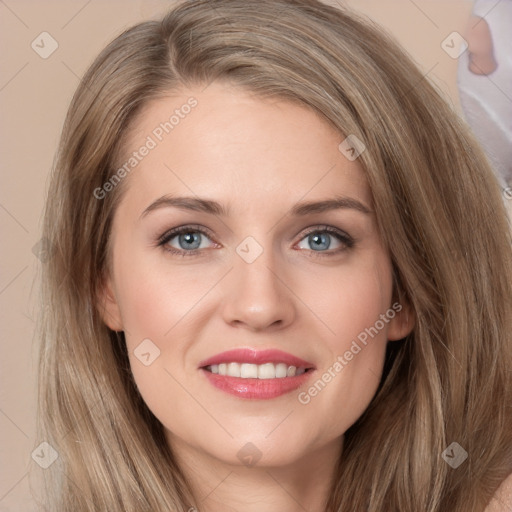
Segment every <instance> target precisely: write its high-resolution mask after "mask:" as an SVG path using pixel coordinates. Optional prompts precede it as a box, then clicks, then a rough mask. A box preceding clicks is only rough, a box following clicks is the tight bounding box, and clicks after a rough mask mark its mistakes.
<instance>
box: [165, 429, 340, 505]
mask: <svg viewBox="0 0 512 512" xmlns="http://www.w3.org/2000/svg"><path fill="white" fill-rule="evenodd" d="M342 444H343V438H337V439H335V440H334V441H333V442H332V443H330V444H329V445H326V446H323V447H322V448H319V449H317V450H315V451H312V452H311V453H308V454H306V455H304V456H303V457H302V458H301V459H299V460H295V461H293V462H292V463H290V464H287V465H280V466H275V465H271V464H269V465H265V466H263V465H262V466H260V465H259V464H256V465H255V466H252V467H247V466H244V465H242V464H234V463H229V462H226V461H222V460H219V459H217V458H215V457H212V456H210V455H209V454H206V453H204V452H199V451H197V450H195V449H194V448H192V447H190V446H188V445H186V444H185V443H183V442H182V441H180V440H178V439H176V438H173V439H172V444H171V446H172V450H173V452H174V454H175V456H176V458H177V460H178V463H179V465H180V467H181V468H182V470H183V472H184V474H185V477H186V478H187V480H188V482H189V484H190V486H191V490H192V493H193V503H191V507H190V509H188V510H189V511H190V512H196V511H200V512H239V511H240V510H243V511H244V512H261V510H265V511H266V512H297V511H298V510H305V511H306V510H307V511H308V512H324V511H325V505H326V503H327V500H328V497H329V492H330V489H331V485H332V482H333V478H334V476H335V471H336V467H337V463H338V460H339V457H340V455H341V450H342Z"/></svg>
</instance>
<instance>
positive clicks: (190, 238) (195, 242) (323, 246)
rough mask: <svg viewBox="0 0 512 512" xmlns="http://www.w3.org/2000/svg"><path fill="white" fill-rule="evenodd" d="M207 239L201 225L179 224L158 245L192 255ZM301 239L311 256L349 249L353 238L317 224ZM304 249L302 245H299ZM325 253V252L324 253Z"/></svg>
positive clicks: (327, 254)
mask: <svg viewBox="0 0 512 512" xmlns="http://www.w3.org/2000/svg"><path fill="white" fill-rule="evenodd" d="M203 238H206V239H209V238H210V235H209V233H208V232H207V231H205V230H204V228H202V227H201V226H181V227H179V228H175V229H171V230H170V231H167V232H166V233H164V234H163V235H162V236H161V237H160V238H159V240H158V245H159V246H162V247H163V248H164V250H166V251H167V252H170V253H172V254H175V255H177V256H194V255H196V254H198V253H200V252H201V250H202V249H205V247H204V246H203V247H201V244H202V241H203V240H202V239H203ZM332 238H335V239H336V241H337V242H338V243H339V244H340V245H341V247H338V248H334V249H332V250H330V251H328V252H327V250H328V249H330V248H331V244H332ZM174 239H176V242H175V243H177V244H178V247H176V246H175V245H171V241H173V240H174ZM302 240H307V243H308V244H309V245H310V247H311V248H312V249H311V253H312V256H313V257H314V256H334V255H336V254H339V253H340V252H342V251H344V250H347V249H350V248H351V247H353V246H354V239H353V238H352V237H350V236H349V235H348V234H346V233H344V232H343V231H341V230H339V229H336V228H333V227H330V226H321V227H319V226H317V227H315V228H313V229H311V230H310V231H309V232H308V233H306V235H305V236H303V238H302V239H301V242H302ZM300 248H301V249H304V247H300ZM324 253H325V254H324Z"/></svg>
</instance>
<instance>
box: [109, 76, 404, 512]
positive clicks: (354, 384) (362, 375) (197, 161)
mask: <svg viewBox="0 0 512 512" xmlns="http://www.w3.org/2000/svg"><path fill="white" fill-rule="evenodd" d="M191 96H193V97H194V98H196V99H197V101H198V105H197V106H196V107H195V108H194V109H193V110H192V111H191V113H190V114H188V116H186V117H185V118H184V119H182V120H181V121H180V124H179V125H177V126H176V127H175V128H174V129H173V131H172V132H170V133H169V134H167V135H166V136H165V138H164V139H163V141H162V142H160V143H159V144H158V146H157V147H156V148H155V149H153V150H152V151H151V152H150V153H149V154H148V155H147V156H146V157H145V158H144V159H143V160H142V161H141V163H140V164H139V165H138V166H137V167H136V169H134V170H133V171H132V172H131V174H130V175H129V176H128V177H127V178H126V181H125V183H123V186H125V187H126V189H125V191H124V195H123V198H122V200H121V202H120V204H119V206H118V209H117V211H116V213H115V217H114V223H113V231H112V234H111V236H112V271H111V273H110V275H109V278H108V280H107V282H106V283H105V286H104V289H103V291H102V296H101V301H102V302H103V305H104V307H105V312H104V318H105V322H106V323H107V324H108V325H109V327H110V328H112V329H114V330H124V331H125V335H126V343H127V348H128V352H129V355H130V363H131V368H132V371H133V375H134V377H135V381H136V383H137V385H138V387H139V389H140V392H141V394H142V397H143V398H144V400H145V401H146V403H147V405H148V406H149V408H150V409H151V410H152V412H153V413H154V414H155V416H156V417H157V418H158V419H159V420H160V421H161V422H162V424H163V425H164V427H165V429H166V437H167V439H168V442H169V444H170V446H171V448H172V450H173V451H174V453H175V454H176V456H177V458H178V460H179V461H180V463H181V465H182V466H183V469H184V471H185V474H186V475H187V476H188V478H189V480H190V482H191V485H192V488H193V493H194V497H193V500H194V502H193V503H191V507H196V508H198V509H200V510H204V511H208V512H210V511H217V510H218V511H221V510H222V511H223V512H225V511H231V510H244V511H248V512H251V511H261V510H266V511H268V512H273V511H279V512H283V511H284V512H286V511H296V510H297V509H298V507H299V505H298V504H300V506H301V507H303V508H304V509H306V510H308V511H320V510H322V508H323V504H324V502H325V500H326V499H327V494H328V489H329V485H330V483H331V480H332V476H333V471H334V467H335V464H336V461H337V459H338V457H339V456H340V455H341V453H342V446H343V434H344V432H345V431H346V430H347V429H348V428H349V427H350V426H351V425H352V424H353V423H354V422H355V421H356V420H357V419H358V418H359V417H360V416H361V414H362V413H363V412H364V410H365V409H366V408H367V406H368V404H369V403H370V401H371V399H372V398H373V396H374V395H375V392H376V390H377V387H378V384H379V379H380V376H381V373H382V368H383V363H384V355H385V347H386V344H387V342H388V341H390V340H397V339H401V338H402V337H404V336H405V335H406V334H408V333H409V332H410V331H411V329H412V327H413V320H412V315H411V314H409V313H410V311H409V308H408V307H407V305H406V304H402V306H403V308H402V310H401V312H400V313H399V314H397V315H396V316H395V317H394V319H393V320H391V321H389V323H386V324H385V327H384V328H383V329H381V330H380V331H379V333H378V335H377V336H375V337H374V338H373V339H371V341H370V342H369V343H368V344H367V346H366V347H365V348H364V350H361V351H360V352H359V353H358V354H357V355H355V356H354V358H353V359H352V360H351V361H350V362H349V363H348V364H347V365H346V366H345V367H344V368H343V370H342V371H341V372H339V373H338V374H336V377H335V378H333V379H332V380H331V382H329V383H328V384H327V385H326V386H325V387H324V388H323V390H322V391H321V392H320V393H318V395H317V396H315V397H314V398H312V399H311V401H310V402H309V403H308V404H307V405H304V404H301V403H300V402H299V401H298V398H297V397H298V393H299V392H300V391H304V390H306V391H307V388H308V387H309V386H310V385H311V384H312V383H313V382H314V381H316V380H317V379H318V378H320V377H321V375H322V373H323V372H324V371H325V370H326V369H327V368H329V367H332V365H333V363H334V362H335V361H336V358H337V356H338V355H343V354H344V353H345V352H346V351H347V350H348V349H349V348H350V346H351V343H352V341H353V340H354V339H356V337H357V335H358V334H360V333H361V332H362V331H364V329H365V328H368V327H370V326H373V325H374V324H375V322H376V321H377V320H378V319H379V315H381V314H384V313H385V312H386V311H387V310H388V309H389V308H390V307H391V305H392V302H393V301H392V277H391V263H390V259H389V255H388V253H387V251H386V250H385V249H384V248H383V246H382V243H381V240H380V237H379V233H378V231H377V228H376V219H375V215H374V213H372V198H371V193H370V189H369V187H368V184H367V181H366V178H365V175H364V173H363V171H362V168H361V166H360V165H359V163H358V161H357V160H355V161H349V160H348V159H347V158H346V157H345V156H344V155H343V154H342V153H341V152H340V151H339V150H338V145H339V144H340V143H341V142H342V141H343V140H344V138H345V137H344V136H343V135H341V134H339V133H337V132H336V131H335V130H333V128H332V127H330V125H328V124H327V123H326V122H325V121H324V120H323V119H321V118H320V117H319V116H318V115H317V114H315V113H314V112H312V111H310V110H309V109H306V108H305V107H303V106H298V105H296V104H292V103H289V102H286V101H283V100H269V99H266V100H262V99H260V98H257V97H255V96H253V95H251V94H250V93H247V92H243V91H242V90H240V89H237V88H234V87H231V86H228V85H226V84H220V83H213V84H212V85H210V86H209V87H207V88H206V89H204V90H201V88H192V89H188V90H183V91H180V92H176V91H173V94H172V96H169V97H167V98H164V99H159V100H154V101H153V102H152V103H150V104H148V105H147V108H146V109H145V110H144V111H143V112H142V115H141V116H139V118H138V119H137V121H136V124H135V127H134V129H133V130H132V131H131V132H130V135H129V138H128V139H127V144H126V147H127V148H130V150H134V149H136V148H138V147H140V145H141V144H142V143H143V142H144V140H145V139H146V137H147V136H148V135H149V134H151V133H152V131H153V130H154V129H155V127H156V126H158V125H159V124H160V123H161V122H162V121H164V120H165V119H167V118H168V117H169V113H172V111H174V109H176V108H179V107H180V106H181V105H183V104H185V103H186V102H187V99H188V98H190V97H191ZM166 194H173V195H186V196H199V197H203V198H208V199H212V200H216V201H218V202H220V203H222V204H223V205H225V206H226V207H228V206H229V208H230V210H231V214H230V215H229V216H226V217H222V216H218V215H212V214H208V213H204V212H198V211H186V210H181V209H177V208H175V207H162V208H157V209H154V210H152V211H151V212H150V213H148V214H147V215H144V216H142V218H141V215H142V214H143V212H144V210H145V209H146V208H147V207H148V206H149V205H150V204H152V203H153V202H154V201H155V200H157V199H158V198H160V197H161V196H163V195H166ZM334 196H344V197H349V198H352V199H354V200H357V201H359V202H361V203H362V204H363V205H365V206H366V207H367V208H368V210H370V213H363V212H361V211H358V210H356V209H353V208H343V209H337V210H332V211H326V212H323V213H312V214H308V215H306V216H304V217H292V216H290V215H287V212H288V211H289V210H290V208H291V207H292V206H293V205H295V204H296V203H298V202H301V201H318V200H323V199H328V198H333V197H334ZM188 224H196V225H201V226H203V227H204V228H207V229H208V230H209V232H210V233H211V236H210V235H208V236H205V235H201V234H200V233H197V232H196V231H194V230H193V229H191V230H192V231H194V233H197V234H196V236H198V237H201V246H200V247H201V248H200V251H201V252H200V253H199V254H197V255H194V256H185V257H180V256H177V255H173V254H170V253H169V252H166V250H165V249H164V247H162V246H158V245H157V240H158V238H159V237H160V236H161V235H162V234H164V233H165V232H166V231H168V230H169V229H171V228H174V227H179V226H183V225H188ZM325 225H328V226H332V227H334V228H337V229H339V230H342V231H343V232H345V233H348V234H349V235H350V236H351V237H353V239H354V240H355V242H354V245H353V246H352V247H348V246H346V245H345V244H344V243H343V242H341V241H338V240H337V239H336V238H335V237H334V236H331V235H328V234H327V235H324V237H326V238H323V239H321V240H320V242H321V243H325V242H326V241H327V242H329V241H330V244H331V245H330V246H329V247H328V248H327V249H326V248H325V246H322V247H321V248H320V249H315V248H316V246H315V245H314V241H313V242H312V241H311V240H310V241H308V236H307V235H308V233H307V229H308V228H312V227H318V231H319V232H320V233H319V234H320V235H321V232H322V230H321V228H322V226H325ZM317 234H318V233H317ZM248 236H251V237H253V238H254V239H255V240H256V241H257V242H258V244H259V245H260V246H261V247H262V248H263V252H262V254H261V255H260V256H259V257H258V258H257V259H256V260H255V261H254V262H252V263H247V262H246V261H245V260H244V259H242V258H241V257H240V256H239V255H238V253H237V252H236V248H237V247H238V246H239V244H240V243H241V242H242V241H243V240H244V239H245V238H246V237H248ZM188 243H189V244H190V242H188ZM167 246H172V247H174V248H175V249H178V250H179V249H181V251H182V252H186V251H187V250H189V251H190V249H187V241H183V240H182V241H181V244H180V240H179V237H178V236H175V237H174V238H173V239H172V240H170V241H169V242H168V243H167ZM336 251H338V252H336ZM326 252H327V253H331V256H322V255H323V254H324V253H326ZM146 338H149V339H150V340H152V342H153V343H154V344H155V345H156V346H157V347H158V348H159V350H160V356H159V357H158V358H156V359H155V360H154V362H152V364H150V365H149V366H145V365H143V364H142V363H141V362H140V361H139V360H138V359H137V358H136V357H135V356H134V350H135V349H136V348H137V346H138V345H139V344H140V343H141V342H142V340H144V339H146ZM233 348H255V349H269V348H277V349H280V350H283V351H285V352H288V353H291V354H293V355H296V356H298V357H301V358H303V359H305V360H306V361H309V362H312V363H313V364H314V365H315V367H316V370H315V372H313V374H312V376H311V377H310V379H309V380H308V383H307V384H306V385H305V386H304V387H302V388H301V389H299V390H297V391H293V392H291V393H288V394H286V395H283V396H280V397H277V398H273V399H270V400H247V399H241V398H238V397H235V396H232V395H229V394H226V393H225V392H223V391H220V390H218V389H217V388H215V387H213V386H212V385H211V384H210V383H209V382H208V381H207V379H206V378H205V376H204V374H203V372H202V371H201V370H199V368H198V364H199V362H200V361H202V360H204V359H206V358H208V357H211V356H213V355H215V354H218V353H220V352H223V351H225V350H229V349H233ZM249 442H250V443H252V444H253V445H254V446H255V447H256V448H257V450H258V452H259V454H260V456H261V458H260V459H259V461H258V462H257V464H256V465H255V466H252V467H248V466H246V465H244V464H243V463H242V462H241V460H240V459H239V458H238V457H237V453H239V451H240V450H241V449H242V450H243V449H244V448H243V447H244V446H245V445H246V444H247V443H249ZM245 450H247V448H245ZM242 453H244V452H242ZM191 510H193V509H192V508H191Z"/></svg>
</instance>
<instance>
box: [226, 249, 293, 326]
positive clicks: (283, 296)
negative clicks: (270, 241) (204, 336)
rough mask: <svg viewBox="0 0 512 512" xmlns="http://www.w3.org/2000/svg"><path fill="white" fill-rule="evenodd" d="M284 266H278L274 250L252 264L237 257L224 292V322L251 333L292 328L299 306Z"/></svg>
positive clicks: (268, 251) (280, 264)
mask: <svg viewBox="0 0 512 512" xmlns="http://www.w3.org/2000/svg"><path fill="white" fill-rule="evenodd" d="M283 265H284V263H283V262H280V263H279V264H278V263H277V262H276V258H275V257H274V255H273V254H272V251H271V250H264V251H263V252H262V254H261V255H260V256H259V257H258V258H257V259H256V260H255V261H252V262H250V263H249V262H247V261H245V260H244V259H243V258H242V257H239V255H238V254H237V253H235V256H234V263H233V267H234V268H233V270H232V271H231V272H230V273H229V276H228V277H227V280H226V282H225V288H224V297H225V301H224V306H223V317H224V320H225V322H227V323H228V324H230V325H232V326H239V327H240V326H243V327H245V328H247V329H249V330H251V331H261V330H265V329H267V330H268V329H282V328H284V327H286V326H287V325H290V324H291V323H292V322H293V320H294V318H295V316H296V302H295V295H294V293H293V291H292V289H291V287H290V284H288V283H287V282H286V272H285V271H284V269H283ZM278 266H279V268H278Z"/></svg>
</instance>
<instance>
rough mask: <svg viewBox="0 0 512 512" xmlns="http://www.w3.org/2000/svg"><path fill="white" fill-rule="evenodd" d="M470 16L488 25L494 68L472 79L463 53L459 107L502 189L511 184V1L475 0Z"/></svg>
mask: <svg viewBox="0 0 512 512" xmlns="http://www.w3.org/2000/svg"><path fill="white" fill-rule="evenodd" d="M473 13H474V15H476V16H480V17H481V18H484V20H485V21H486V22H487V24H488V25H489V29H490V32H491V37H492V42H493V51H494V58H495V60H496V61H497V63H498V66H497V68H496V70H495V71H493V72H492V73H491V74H489V75H476V74H474V73H472V72H471V71H469V69H468V64H469V55H468V52H467V51H465V52H464V53H463V54H462V55H461V56H460V57H459V62H458V77H457V85H458V88H459V97H460V103H461V106H462V110H463V112H464V116H465V118H466V120H467V121H468V123H469V124H470V126H471V128H472V129H473V132H474V134H475V135H476V137H477V139H478V140H479V141H480V143H481V144H482V146H483V148H484V150H485V151H486V153H487V155H488V157H489V159H490V161H491V163H492V164H493V166H494V169H495V171H496V175H497V177H498V179H499V181H500V183H501V185H502V186H503V187H506V186H507V185H508V184H511V183H512V0H476V1H475V3H474V6H473Z"/></svg>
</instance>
